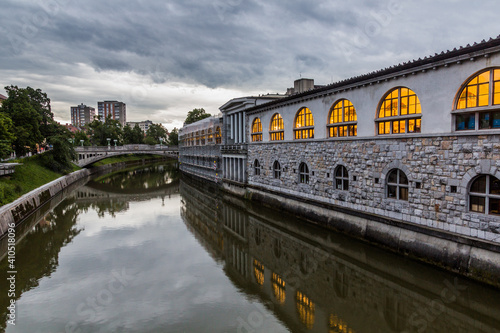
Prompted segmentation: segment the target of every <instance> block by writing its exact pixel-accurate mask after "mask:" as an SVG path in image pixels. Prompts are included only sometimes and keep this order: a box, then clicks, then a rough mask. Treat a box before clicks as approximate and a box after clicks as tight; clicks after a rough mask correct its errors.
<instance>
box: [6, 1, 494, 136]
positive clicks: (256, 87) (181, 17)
mask: <svg viewBox="0 0 500 333" xmlns="http://www.w3.org/2000/svg"><path fill="white" fill-rule="evenodd" d="M499 11H500V3H499V2H498V1H496V0H485V1H481V2H472V1H462V0H450V1H436V0H434V1H431V0H418V1H417V0H401V1H395V0H382V1H370V0H364V1H363V0H354V1H338V0H329V1H328V0H317V1H314V2H313V1H299V0H287V1H284V0H283V1H272V0H267V1H263V0H262V1H261V0H249V1H244V0H214V1H201V0H167V1H165V0H135V1H124V0H104V1H103V0H99V1H98V0H86V1H77V0H2V6H1V10H0V45H1V47H0V85H1V87H4V86H7V85H11V84H13V85H18V86H22V87H25V86H31V87H34V88H40V89H42V90H43V91H44V92H46V93H47V94H48V95H49V97H50V98H51V100H52V107H53V111H54V113H55V116H56V119H57V120H59V121H61V122H69V121H70V111H69V108H70V106H71V105H77V104H80V103H84V104H87V105H90V106H94V107H96V108H97V101H101V100H120V101H123V102H125V103H126V104H127V120H129V121H140V120H146V119H150V120H152V121H154V122H161V123H163V124H165V125H166V126H167V128H169V129H172V128H173V127H174V126H176V127H180V126H182V121H183V120H184V119H185V117H186V114H187V112H188V111H189V110H192V109H193V108H196V107H203V108H205V110H207V112H209V113H212V114H216V113H218V112H219V110H218V107H219V106H221V105H223V104H224V103H225V102H227V101H228V100H229V99H231V98H235V97H241V96H248V95H253V94H261V93H276V92H279V93H284V92H285V91H286V88H287V87H290V86H292V85H293V80H295V79H298V78H299V77H300V76H302V77H308V78H313V79H315V83H316V84H328V83H331V82H332V81H333V82H334V81H338V80H342V79H346V78H349V77H352V76H356V75H360V74H364V73H367V72H370V71H373V70H377V69H381V68H384V67H388V66H391V65H395V64H398V63H400V62H403V61H408V60H412V59H418V58H420V57H421V58H423V57H424V56H428V55H431V54H434V53H436V52H437V53H439V52H441V51H443V50H447V49H453V48H454V47H459V46H461V45H466V44H468V43H474V42H480V41H481V40H482V39H489V38H490V37H493V38H495V37H496V36H497V35H498V34H499V33H500V23H499V21H498V19H497V13H498V12H499ZM0 93H2V94H4V95H5V94H6V93H5V91H4V90H3V89H0Z"/></svg>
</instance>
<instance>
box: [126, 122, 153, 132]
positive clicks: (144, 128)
mask: <svg viewBox="0 0 500 333" xmlns="http://www.w3.org/2000/svg"><path fill="white" fill-rule="evenodd" d="M127 125H129V126H130V127H131V128H134V127H135V125H138V126H139V128H140V129H141V130H142V131H143V132H144V133H146V132H147V131H148V129H149V126H151V125H153V122H152V121H151V120H145V121H128V122H127Z"/></svg>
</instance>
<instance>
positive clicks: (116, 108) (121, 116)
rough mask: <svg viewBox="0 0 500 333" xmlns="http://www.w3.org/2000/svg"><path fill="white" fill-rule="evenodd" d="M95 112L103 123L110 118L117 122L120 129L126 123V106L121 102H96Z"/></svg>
mask: <svg viewBox="0 0 500 333" xmlns="http://www.w3.org/2000/svg"><path fill="white" fill-rule="evenodd" d="M97 112H98V115H99V116H100V118H101V121H104V120H105V119H106V118H107V117H108V116H110V117H111V119H114V120H118V121H119V122H120V124H121V125H122V127H123V126H125V123H126V121H127V106H126V104H125V103H123V102H118V101H104V102H97Z"/></svg>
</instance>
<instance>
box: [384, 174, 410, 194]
mask: <svg viewBox="0 0 500 333" xmlns="http://www.w3.org/2000/svg"><path fill="white" fill-rule="evenodd" d="M387 197H388V198H392V199H397V200H405V201H408V177H406V174H405V173H404V172H403V171H402V170H399V169H392V170H391V171H389V173H388V174H387Z"/></svg>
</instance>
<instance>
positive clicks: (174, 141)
mask: <svg viewBox="0 0 500 333" xmlns="http://www.w3.org/2000/svg"><path fill="white" fill-rule="evenodd" d="M168 144H169V145H170V146H178V145H179V131H178V130H177V128H176V127H174V129H173V130H172V132H170V134H169V135H168Z"/></svg>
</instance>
